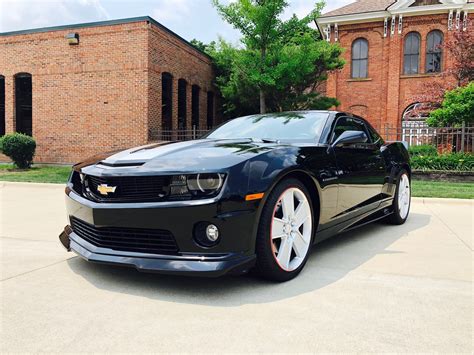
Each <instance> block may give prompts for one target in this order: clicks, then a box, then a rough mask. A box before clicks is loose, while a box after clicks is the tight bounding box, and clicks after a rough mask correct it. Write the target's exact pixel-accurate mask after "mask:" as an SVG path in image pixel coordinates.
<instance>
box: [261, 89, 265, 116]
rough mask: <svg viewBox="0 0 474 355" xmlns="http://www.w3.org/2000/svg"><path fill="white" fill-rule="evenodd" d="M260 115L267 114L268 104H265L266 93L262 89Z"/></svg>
mask: <svg viewBox="0 0 474 355" xmlns="http://www.w3.org/2000/svg"><path fill="white" fill-rule="evenodd" d="M260 113H262V114H263V113H267V104H266V103H265V93H264V92H263V90H262V89H260Z"/></svg>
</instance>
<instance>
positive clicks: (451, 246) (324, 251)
mask: <svg viewBox="0 0 474 355" xmlns="http://www.w3.org/2000/svg"><path fill="white" fill-rule="evenodd" d="M473 211H474V209H473V203H472V202H470V201H458V202H456V201H442V200H428V199H426V200H421V199H417V200H415V201H414V203H413V207H412V214H411V217H410V219H409V221H408V222H407V224H405V225H404V226H401V227H394V226H387V225H383V224H375V225H372V226H368V227H365V228H363V229H360V230H358V231H356V232H351V233H349V234H348V235H343V236H341V237H338V238H335V239H332V240H330V241H329V242H326V243H323V244H322V245H320V246H318V247H316V248H315V249H314V251H313V252H312V255H311V259H310V260H309V262H308V264H307V265H306V269H305V270H304V272H303V273H302V274H301V275H300V276H299V277H298V278H297V279H296V280H293V281H291V282H288V283H285V284H272V283H268V282H264V281H261V280H259V279H257V278H254V277H251V276H245V277H229V278H223V279H217V280H212V279H211V280H208V279H194V278H183V277H169V276H158V275H151V274H140V273H137V272H136V271H134V270H129V269H122V268H114V267H109V266H102V265H92V264H89V263H87V262H85V261H83V260H81V259H79V258H78V257H75V256H74V255H73V254H70V253H67V252H65V251H64V250H63V249H62V247H61V246H60V245H59V243H58V240H57V235H58V233H59V231H60V230H61V229H62V227H63V225H64V224H65V222H66V216H65V213H64V209H63V188H62V187H60V186H52V185H49V186H45V185H33V184H31V185H24V184H23V185H21V184H18V185H16V184H8V183H0V218H1V219H0V236H1V238H0V241H1V245H0V250H1V280H2V281H1V283H0V292H1V293H0V295H1V308H0V311H1V322H2V323H1V333H0V335H1V338H0V347H1V348H0V352H2V353H4V352H19V351H21V352H39V351H42V352H79V351H86V352H91V351H98V352H117V351H121V352H138V351H140V352H141V351H148V352H158V351H163V352H170V351H180V352H195V351H200V352H207V351H213V352H224V351H225V352H231V351H232V352H247V351H252V352H257V351H258V352H309V351H312V352H313V351H324V352H333V351H339V352H355V351H358V352H368V351H371V352H382V351H390V352H434V351H438V352H465V353H470V352H472V351H473V343H472V341H473V340H472V334H473V329H472V327H473V314H472V311H473V293H472V265H473V258H472V238H473V229H472V227H473V226H472V220H473Z"/></svg>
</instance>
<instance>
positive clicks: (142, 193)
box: [71, 172, 169, 202]
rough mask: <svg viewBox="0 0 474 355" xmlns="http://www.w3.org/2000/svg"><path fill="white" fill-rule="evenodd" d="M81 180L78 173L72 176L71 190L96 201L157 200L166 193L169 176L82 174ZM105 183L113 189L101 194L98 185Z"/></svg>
mask: <svg viewBox="0 0 474 355" xmlns="http://www.w3.org/2000/svg"><path fill="white" fill-rule="evenodd" d="M83 178H84V181H83V182H81V178H80V175H79V173H77V172H75V173H74V174H73V177H72V181H71V182H72V184H73V190H74V191H75V192H77V193H78V194H80V195H81V196H84V197H85V198H88V199H92V200H95V201H98V202H158V201H162V200H163V198H164V197H165V196H166V195H167V189H168V186H169V177H167V176H114V177H99V176H92V175H84V176H83ZM100 185H107V186H110V187H115V191H114V192H111V193H109V194H108V195H102V194H101V193H100V192H99V190H98V187H99V186H100Z"/></svg>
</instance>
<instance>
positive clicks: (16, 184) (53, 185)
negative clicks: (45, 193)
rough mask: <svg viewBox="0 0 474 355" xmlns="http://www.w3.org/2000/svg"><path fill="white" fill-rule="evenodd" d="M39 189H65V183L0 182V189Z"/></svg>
mask: <svg viewBox="0 0 474 355" xmlns="http://www.w3.org/2000/svg"><path fill="white" fill-rule="evenodd" d="M8 186H11V187H39V188H42V189H57V188H58V187H60V188H65V187H66V183H64V184H58V183H41V182H13V181H0V188H4V187H8Z"/></svg>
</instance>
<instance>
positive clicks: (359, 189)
mask: <svg viewBox="0 0 474 355" xmlns="http://www.w3.org/2000/svg"><path fill="white" fill-rule="evenodd" d="M344 131H362V132H364V133H365V134H366V135H367V142H365V143H357V144H342V145H338V146H336V147H334V154H335V156H336V164H337V166H338V169H339V173H338V175H339V176H338V177H339V179H338V183H339V189H338V207H337V212H338V215H339V216H340V217H343V216H347V217H348V218H350V217H352V216H355V215H358V214H362V213H364V212H366V211H368V210H370V209H374V208H377V206H378V205H379V204H380V200H381V196H382V188H383V185H384V182H385V163H384V160H383V157H382V155H381V152H380V146H379V145H378V143H377V142H373V141H372V137H371V134H370V133H369V131H368V129H367V126H366V124H365V122H364V121H363V120H361V119H358V118H354V117H346V116H343V117H339V118H338V119H337V121H336V123H335V125H334V128H333V132H332V134H331V136H330V141H331V143H332V142H334V141H335V140H336V139H337V138H338V137H339V136H340V135H341V134H342V133H343V132H344Z"/></svg>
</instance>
